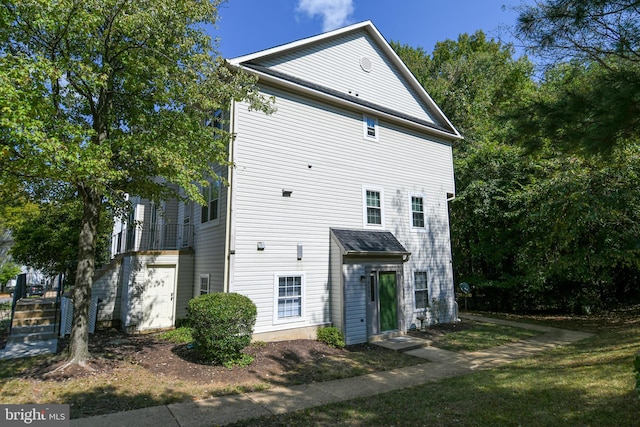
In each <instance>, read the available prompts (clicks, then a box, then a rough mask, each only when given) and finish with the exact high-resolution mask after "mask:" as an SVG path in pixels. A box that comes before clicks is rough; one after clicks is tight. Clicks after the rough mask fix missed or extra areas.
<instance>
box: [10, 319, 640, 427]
mask: <svg viewBox="0 0 640 427" xmlns="http://www.w3.org/2000/svg"><path fill="white" fill-rule="evenodd" d="M638 314H640V309H639V310H638V311H637V312H636V313H635V314H633V315H630V316H617V315H609V316H605V317H601V318H599V319H595V318H589V319H583V318H569V317H563V318H557V317H552V318H540V317H537V318H533V317H526V318H524V317H514V316H508V317H509V318H511V319H512V320H520V321H531V322H537V323H540V324H545V325H548V326H557V327H564V328H567V329H574V330H585V331H589V332H597V335H595V336H594V337H592V338H589V339H587V340H583V341H580V342H577V343H575V344H573V345H570V346H566V347H560V348H556V349H555V350H552V351H549V352H545V353H541V354H539V355H537V356H535V357H532V358H529V359H523V360H519V361H516V362H514V363H511V364H508V365H505V366H503V367H500V368H496V369H491V370H486V371H479V372H476V373H473V374H469V375H465V376H461V377H456V378H451V379H447V380H444V381H441V382H437V383H430V384H426V385H422V386H419V387H414V388H410V389H404V390H399V391H395V392H391V393H385V394H381V395H377V396H373V397H368V398H366V399H358V400H352V401H349V402H343V403H338V404H333V405H328V406H322V407H318V408H312V409H307V410H304V411H300V412H297V413H292V414H286V415H282V416H275V417H269V418H261V419H255V420H249V421H246V422H242V423H238V424H237V425H238V426H254V425H255V426H258V425H260V426H262V425H317V426H323V425H326V426H329V425H330V426H339V425H350V426H360V425H394V426H403V425H407V426H414V425H437V426H447V425H456V426H485V425H492V426H512V425H514V426H515V425H522V426H557V425H571V426H573V425H594V426H595V425H598V426H616V427H617V426H621V425H637V414H638V413H640V399H638V395H637V392H636V391H635V390H634V387H635V375H634V372H633V360H634V358H635V357H636V355H637V354H638V353H639V352H640V316H639V315H638ZM503 317H504V316H503ZM181 329H182V328H178V329H176V330H175V331H170V332H168V333H165V334H164V335H163V336H164V338H165V339H168V340H172V341H173V342H189V341H190V339H189V335H188V329H185V330H181ZM522 332H523V331H522V330H520V329H518V328H507V329H503V328H502V327H494V326H493V325H492V326H489V325H487V324H477V325H474V327H473V328H471V329H467V330H463V331H459V332H455V333H449V334H446V335H444V336H443V337H441V338H442V339H443V340H444V341H442V342H436V344H435V345H437V346H439V347H445V346H457V347H447V348H449V349H454V348H455V349H456V350H454V351H474V350H477V349H481V348H486V347H487V346H494V345H500V344H502V343H504V340H505V339H507V340H514V339H521V338H523V337H524V336H522V335H520V334H521V333H522ZM460 343H462V344H463V345H462V346H461V344H460ZM470 343H471V344H470ZM258 345H260V344H258ZM262 345H264V343H262ZM372 353H373V352H367V351H366V349H365V350H363V351H358V352H351V353H350V355H349V358H348V359H344V360H340V361H339V363H336V361H335V360H330V358H326V360H324V359H323V360H322V361H320V362H315V363H312V364H311V363H310V364H306V365H301V366H299V367H298V369H297V370H296V372H295V373H293V374H292V375H291V380H292V384H296V383H297V384H300V383H305V382H309V381H327V380H332V379H339V378H346V377H349V376H355V375H362V374H365V373H368V372H371V370H376V369H385V368H387V367H388V366H390V365H392V364H393V363H399V362H398V359H399V358H402V357H404V358H409V357H410V356H406V355H401V354H398V353H394V352H392V351H386V352H375V353H376V354H377V355H376V356H375V358H374V357H373V356H372V355H371V354H372ZM50 358H51V356H38V357H33V358H26V359H18V360H6V361H2V363H0V395H1V396H3V398H2V401H3V403H33V402H47V403H69V404H71V405H72V410H71V412H72V418H78V417H85V416H90V415H95V414H101V413H109V412H114V411H115V410H129V409H137V408H143V407H148V406H154V405H160V404H167V403H172V402H181V401H189V400H196V399H204V398H208V397H213V396H220V395H224V394H232V393H243V392H247V391H253V390H262V389H266V388H269V385H268V384H260V385H257V386H254V387H253V388H248V387H246V386H243V385H242V384H228V385H226V386H225V387H221V388H216V389H212V388H211V387H210V386H207V385H203V384H196V383H191V382H189V381H186V380H179V381H176V379H175V378H172V377H170V376H166V377H165V376H164V375H151V374H150V373H149V371H148V370H146V369H145V368H144V367H143V366H141V365H138V364H128V365H126V366H122V367H120V368H118V370H117V371H115V372H113V373H112V375H111V376H110V378H109V379H108V380H105V379H104V377H101V376H100V375H95V376H87V377H82V378H70V379H67V380H64V381H41V382H37V383H33V382H30V381H25V380H24V379H23V378H21V377H20V378H18V377H17V375H18V374H19V373H20V372H30V371H31V370H32V369H34V368H36V367H38V366H39V365H41V364H43V363H47V361H48V360H50Z"/></svg>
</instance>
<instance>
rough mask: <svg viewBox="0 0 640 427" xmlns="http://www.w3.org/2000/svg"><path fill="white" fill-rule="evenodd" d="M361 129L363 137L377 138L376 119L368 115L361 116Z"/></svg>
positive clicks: (374, 139)
mask: <svg viewBox="0 0 640 427" xmlns="http://www.w3.org/2000/svg"><path fill="white" fill-rule="evenodd" d="M362 130H363V132H364V135H363V136H364V139H370V140H373V141H377V140H378V119H376V118H375V117H370V116H366V115H365V116H362Z"/></svg>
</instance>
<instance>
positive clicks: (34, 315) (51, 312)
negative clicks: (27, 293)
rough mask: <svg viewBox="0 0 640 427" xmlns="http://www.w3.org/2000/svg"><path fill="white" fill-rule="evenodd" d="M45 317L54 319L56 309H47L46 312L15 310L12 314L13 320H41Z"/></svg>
mask: <svg viewBox="0 0 640 427" xmlns="http://www.w3.org/2000/svg"><path fill="white" fill-rule="evenodd" d="M46 317H56V309H55V308H52V309H47V310H29V311H25V310H20V311H18V310H16V311H15V312H14V313H13V319H14V321H15V319H43V318H46Z"/></svg>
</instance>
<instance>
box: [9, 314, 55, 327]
mask: <svg viewBox="0 0 640 427" xmlns="http://www.w3.org/2000/svg"><path fill="white" fill-rule="evenodd" d="M55 323H56V318H55V316H50V317H37V318H28V319H16V318H15V317H14V319H13V325H12V327H16V326H18V327H21V326H47V325H54V324H55Z"/></svg>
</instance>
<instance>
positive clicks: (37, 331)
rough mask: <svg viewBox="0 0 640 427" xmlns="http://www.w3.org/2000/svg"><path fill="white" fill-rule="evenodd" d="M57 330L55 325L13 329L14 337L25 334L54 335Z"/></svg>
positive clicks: (16, 327)
mask: <svg viewBox="0 0 640 427" xmlns="http://www.w3.org/2000/svg"><path fill="white" fill-rule="evenodd" d="M55 330H56V327H55V325H37V326H15V325H14V326H13V327H12V328H11V334H12V335H25V334H40V333H50V334H53V333H54V332H55Z"/></svg>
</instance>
